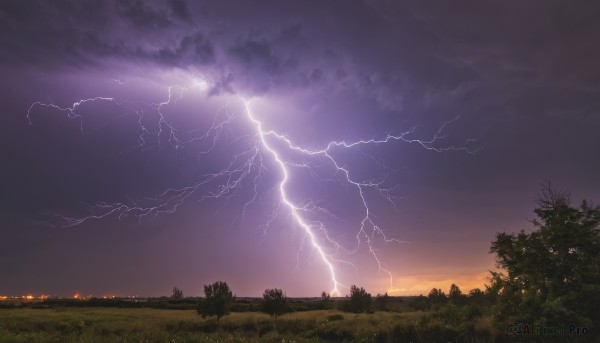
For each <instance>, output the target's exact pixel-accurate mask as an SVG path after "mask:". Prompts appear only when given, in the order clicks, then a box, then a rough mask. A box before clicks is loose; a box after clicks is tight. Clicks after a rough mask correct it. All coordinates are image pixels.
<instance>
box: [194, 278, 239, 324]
mask: <svg viewBox="0 0 600 343" xmlns="http://www.w3.org/2000/svg"><path fill="white" fill-rule="evenodd" d="M234 299H235V296H234V295H233V294H232V293H231V290H230V289H229V286H228V285H227V283H226V282H223V281H217V282H215V283H213V284H210V285H204V299H200V302H199V303H198V314H199V315H201V316H202V318H206V317H207V316H217V322H219V319H221V317H223V316H224V315H227V314H229V309H230V308H231V304H232V303H233V300H234Z"/></svg>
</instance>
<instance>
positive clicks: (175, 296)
mask: <svg viewBox="0 0 600 343" xmlns="http://www.w3.org/2000/svg"><path fill="white" fill-rule="evenodd" d="M171 298H173V299H183V291H182V290H181V289H179V288H177V287H173V293H172V294H171Z"/></svg>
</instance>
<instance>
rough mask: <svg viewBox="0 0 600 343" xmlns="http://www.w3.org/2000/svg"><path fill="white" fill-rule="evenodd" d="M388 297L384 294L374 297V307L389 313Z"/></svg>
mask: <svg viewBox="0 0 600 343" xmlns="http://www.w3.org/2000/svg"><path fill="white" fill-rule="evenodd" d="M389 303H390V296H389V295H388V294H387V292H385V293H384V294H377V296H375V306H376V307H377V310H379V311H389Z"/></svg>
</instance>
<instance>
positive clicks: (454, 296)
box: [448, 284, 463, 304]
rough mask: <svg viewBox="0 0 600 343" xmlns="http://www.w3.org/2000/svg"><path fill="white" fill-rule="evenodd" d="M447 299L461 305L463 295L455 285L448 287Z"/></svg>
mask: <svg viewBox="0 0 600 343" xmlns="http://www.w3.org/2000/svg"><path fill="white" fill-rule="evenodd" d="M448 299H449V300H450V301H451V302H452V303H454V304H461V303H462V299H463V294H462V291H461V290H460V288H459V287H458V286H457V285H455V284H452V285H450V290H449V291H448Z"/></svg>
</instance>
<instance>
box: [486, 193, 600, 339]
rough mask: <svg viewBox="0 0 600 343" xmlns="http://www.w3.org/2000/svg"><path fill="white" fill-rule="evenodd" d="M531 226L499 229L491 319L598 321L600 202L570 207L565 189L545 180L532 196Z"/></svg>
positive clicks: (581, 323) (556, 322) (493, 248)
mask: <svg viewBox="0 0 600 343" xmlns="http://www.w3.org/2000/svg"><path fill="white" fill-rule="evenodd" d="M536 203H537V207H536V209H535V211H534V212H535V214H536V215H537V218H536V219H535V220H533V221H532V222H533V224H534V225H535V226H536V228H537V229H536V230H535V231H532V232H530V233H527V232H525V231H521V232H520V233H518V234H506V233H498V234H497V235H496V239H495V240H494V241H493V242H492V246H491V249H490V252H491V253H494V254H495V255H496V263H497V265H498V267H499V268H502V269H504V271H506V273H507V274H506V275H505V274H504V273H495V272H492V276H491V285H490V287H489V288H488V292H490V293H492V294H493V296H494V297H495V300H496V302H497V305H496V306H495V308H494V311H493V312H494V315H495V323H496V325H497V326H498V327H505V326H506V325H507V324H508V323H513V322H517V323H535V322H537V323H544V324H546V325H551V326H552V325H555V326H556V325H569V324H570V323H576V325H578V326H587V327H591V326H592V325H593V324H594V323H599V322H600V311H598V309H597V305H598V304H600V207H598V206H596V207H594V206H592V205H591V204H589V203H588V202H586V201H583V203H582V204H581V205H580V206H579V207H578V208H575V207H571V205H570V198H569V194H568V193H566V192H557V191H556V190H555V189H553V188H552V187H551V186H550V184H545V185H544V186H543V188H542V191H541V193H540V195H539V196H538V199H537V201H536Z"/></svg>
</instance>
